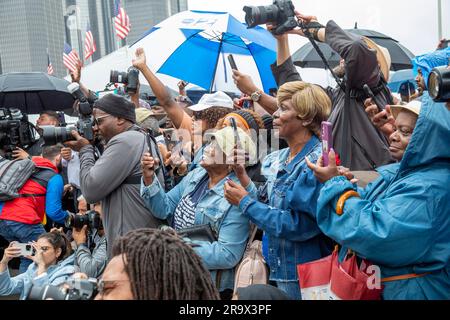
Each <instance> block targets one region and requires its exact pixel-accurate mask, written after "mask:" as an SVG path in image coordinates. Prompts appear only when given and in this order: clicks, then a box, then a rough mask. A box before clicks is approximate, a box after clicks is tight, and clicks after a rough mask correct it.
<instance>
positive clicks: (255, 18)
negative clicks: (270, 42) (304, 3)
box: [243, 0, 298, 35]
mask: <svg viewBox="0 0 450 320" xmlns="http://www.w3.org/2000/svg"><path fill="white" fill-rule="evenodd" d="M243 10H244V11H245V22H246V23H247V25H248V27H249V28H254V27H256V26H257V25H260V24H265V23H268V22H271V23H274V24H275V25H276V27H275V29H273V30H272V33H273V34H274V35H279V34H283V33H285V32H286V31H289V30H292V29H294V28H295V27H297V26H298V21H297V18H296V16H295V12H294V10H295V8H294V5H293V4H292V1H290V0H274V2H273V4H271V5H268V6H257V7H255V6H245V7H244V8H243Z"/></svg>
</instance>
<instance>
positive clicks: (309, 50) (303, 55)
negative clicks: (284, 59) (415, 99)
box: [292, 29, 415, 71]
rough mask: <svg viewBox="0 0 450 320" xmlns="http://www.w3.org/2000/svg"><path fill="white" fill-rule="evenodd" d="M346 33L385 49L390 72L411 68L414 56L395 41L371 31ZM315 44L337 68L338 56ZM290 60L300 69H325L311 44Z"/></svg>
mask: <svg viewBox="0 0 450 320" xmlns="http://www.w3.org/2000/svg"><path fill="white" fill-rule="evenodd" d="M346 31H349V32H351V33H353V34H355V35H359V36H365V37H367V38H369V39H371V40H373V41H374V42H375V43H376V44H378V45H380V46H383V47H385V48H386V49H387V50H388V51H389V54H390V55H391V60H392V62H391V70H393V71H397V70H403V69H411V68H412V64H411V59H413V58H414V57H415V56H414V54H413V53H412V52H411V51H409V50H408V49H407V48H405V47H404V46H403V45H402V44H401V43H399V42H398V41H397V40H395V39H392V38H391V37H389V36H387V35H385V34H382V33H379V32H377V31H373V30H367V29H347V30H346ZM317 44H318V46H319V48H320V49H321V50H322V52H323V54H324V56H325V58H326V59H327V60H328V63H329V64H330V67H332V68H333V67H335V66H337V65H338V64H339V60H340V56H339V54H338V53H337V52H335V51H334V50H333V49H331V48H330V46H328V44H326V43H317ZM292 60H293V61H294V64H295V65H296V66H299V67H302V68H325V65H324V63H323V62H322V60H321V59H320V57H319V55H318V54H317V52H316V50H315V49H314V47H313V46H312V44H311V43H307V44H305V45H304V46H302V47H301V48H300V49H298V50H297V51H296V52H295V53H294V54H293V55H292Z"/></svg>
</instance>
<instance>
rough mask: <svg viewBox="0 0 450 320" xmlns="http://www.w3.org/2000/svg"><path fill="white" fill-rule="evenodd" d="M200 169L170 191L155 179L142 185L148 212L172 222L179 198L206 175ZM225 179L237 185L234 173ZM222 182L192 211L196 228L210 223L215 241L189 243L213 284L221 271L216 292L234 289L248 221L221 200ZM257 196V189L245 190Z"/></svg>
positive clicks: (244, 245)
mask: <svg viewBox="0 0 450 320" xmlns="http://www.w3.org/2000/svg"><path fill="white" fill-rule="evenodd" d="M206 174H207V173H206V171H205V169H203V168H201V167H200V168H196V169H195V170H193V171H191V172H189V174H188V175H187V176H186V177H185V178H184V179H183V180H182V181H181V182H180V183H179V184H178V185H177V186H175V187H174V188H173V189H172V190H170V191H169V192H167V193H165V192H164V188H162V187H161V185H160V184H159V182H158V180H157V179H154V180H153V183H152V184H150V185H149V186H145V185H144V183H143V182H142V183H141V196H142V198H143V199H144V202H145V205H146V206H147V208H148V209H149V210H150V212H152V213H153V215H155V217H157V218H159V219H169V220H170V219H171V218H173V214H174V212H175V208H176V207H177V205H178V203H179V202H180V200H181V198H182V197H183V196H185V195H187V194H189V193H191V192H192V191H193V190H194V189H195V187H196V186H197V184H198V183H199V182H200V181H201V180H202V178H203V177H204V176H205V175H206ZM228 178H230V179H232V180H233V181H236V182H237V183H239V182H238V179H237V178H236V176H235V174H234V173H231V174H230V175H228ZM225 181H226V179H223V180H222V181H220V182H219V183H218V184H216V185H215V186H214V187H213V188H212V189H208V190H207V192H206V194H205V195H204V196H203V197H202V198H201V199H200V201H199V202H198V204H197V207H196V210H195V225H200V224H206V223H209V224H210V225H211V227H212V228H213V230H215V231H216V233H217V234H218V241H215V242H213V243H209V242H206V241H192V243H193V244H194V245H195V246H194V247H193V249H194V251H195V252H196V253H197V254H198V255H199V256H200V257H201V258H202V260H203V263H204V264H205V266H206V268H208V269H209V270H210V271H211V276H212V278H213V281H214V282H215V281H216V274H217V272H216V271H217V270H219V269H221V270H223V272H222V274H221V276H220V287H219V290H220V291H223V290H225V289H233V287H234V267H235V266H236V264H237V263H238V262H239V261H240V260H241V258H242V255H243V253H244V250H245V247H246V244H247V238H248V235H249V221H248V218H247V217H245V216H244V215H243V214H242V212H241V211H240V210H239V208H238V207H236V206H233V205H231V204H230V203H229V202H228V201H227V200H226V199H225V197H224V184H225ZM247 191H248V192H249V193H250V194H253V195H254V196H256V188H255V187H254V186H253V185H251V186H249V187H248V188H247Z"/></svg>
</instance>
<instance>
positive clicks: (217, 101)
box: [188, 91, 233, 111]
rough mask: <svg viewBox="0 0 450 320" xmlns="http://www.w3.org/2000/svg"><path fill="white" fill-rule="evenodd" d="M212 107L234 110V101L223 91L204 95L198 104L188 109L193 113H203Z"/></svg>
mask: <svg viewBox="0 0 450 320" xmlns="http://www.w3.org/2000/svg"><path fill="white" fill-rule="evenodd" d="M212 107H223V108H229V109H233V100H231V98H230V97H229V96H228V95H227V94H226V93H225V92H222V91H217V92H214V93H206V94H204V95H203V96H202V97H201V98H200V100H199V101H198V103H197V104H195V105H193V106H190V107H188V108H189V109H190V110H192V111H203V110H206V109H209V108H212Z"/></svg>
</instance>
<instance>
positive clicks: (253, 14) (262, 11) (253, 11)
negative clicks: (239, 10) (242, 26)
mask: <svg viewBox="0 0 450 320" xmlns="http://www.w3.org/2000/svg"><path fill="white" fill-rule="evenodd" d="M243 10H244V11H245V23H247V25H248V27H249V28H254V27H256V26H257V25H260V24H265V23H267V22H277V20H278V7H277V6H276V5H274V4H271V5H268V6H257V7H254V6H245V7H244V8H243Z"/></svg>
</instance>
